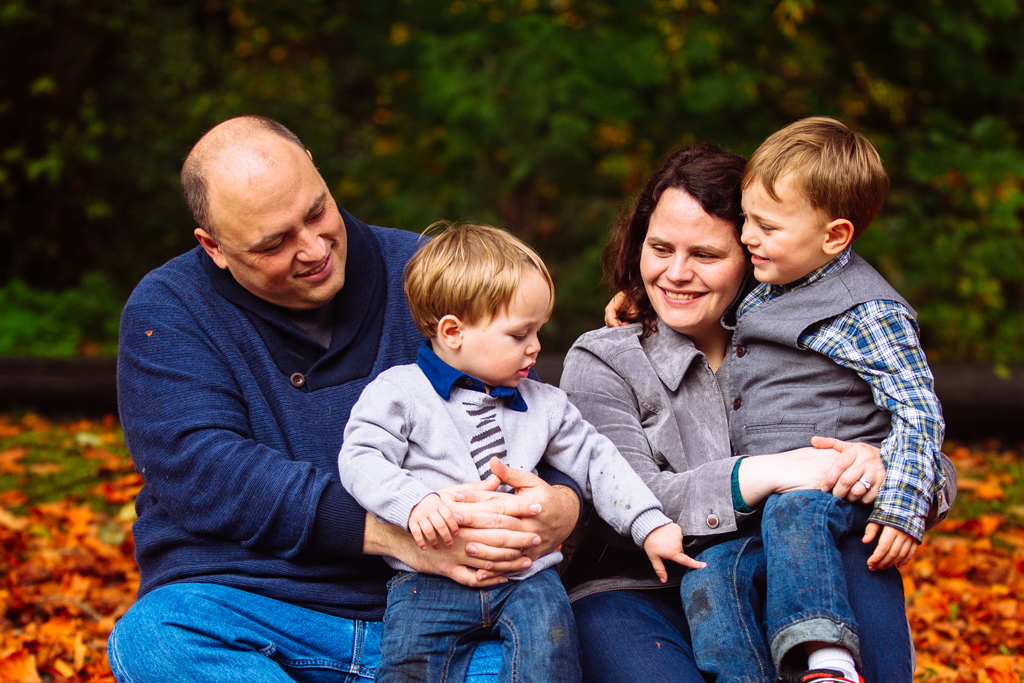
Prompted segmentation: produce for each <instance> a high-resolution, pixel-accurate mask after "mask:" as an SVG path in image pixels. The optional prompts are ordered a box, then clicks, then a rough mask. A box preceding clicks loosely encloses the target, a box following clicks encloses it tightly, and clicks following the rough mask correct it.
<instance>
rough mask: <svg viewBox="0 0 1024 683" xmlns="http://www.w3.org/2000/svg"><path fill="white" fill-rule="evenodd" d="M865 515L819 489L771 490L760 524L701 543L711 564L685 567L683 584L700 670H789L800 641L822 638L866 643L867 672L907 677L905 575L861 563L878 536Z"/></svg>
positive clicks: (729, 676)
mask: <svg viewBox="0 0 1024 683" xmlns="http://www.w3.org/2000/svg"><path fill="white" fill-rule="evenodd" d="M869 514H870V508H869V507H867V506H864V505H851V504H849V503H847V502H845V501H842V500H840V499H837V498H835V497H834V496H832V495H831V494H828V493H821V492H818V491H799V492H792V493H787V494H784V495H782V496H771V497H770V498H769V499H768V500H767V501H766V503H765V508H764V513H763V515H764V516H763V519H762V523H761V527H760V529H758V528H756V527H755V528H753V529H750V530H747V531H746V532H745V533H740V534H737V535H736V536H734V537H733V538H731V539H730V540H728V541H725V542H722V543H719V544H717V545H714V546H711V547H710V548H707V549H705V550H704V551H702V552H701V553H700V554H699V555H698V559H701V560H703V561H705V562H707V563H708V566H707V567H705V568H704V569H700V570H696V571H692V570H691V571H688V572H686V574H685V575H684V578H683V584H682V588H681V595H682V600H683V605H684V607H685V610H686V616H687V620H688V622H689V625H690V629H691V631H692V634H693V649H694V654H695V656H696V659H697V663H698V665H699V666H700V668H701V670H702V671H705V672H708V673H712V674H716V675H717V676H719V680H729V681H757V682H772V681H775V680H777V678H779V677H781V678H783V679H785V678H786V677H787V676H791V675H793V674H794V673H799V670H801V669H802V668H804V665H805V664H806V661H805V659H804V657H803V654H804V653H803V651H802V650H803V648H801V647H798V646H799V645H801V644H803V643H805V642H811V641H823V642H830V643H835V644H837V645H841V646H843V647H846V648H848V649H850V650H851V652H853V653H854V655H855V657H859V655H860V653H861V652H862V651H863V653H864V656H863V657H861V658H860V660H861V661H862V666H861V673H862V674H863V675H864V676H865V678H866V680H868V681H872V682H875V681H910V680H912V676H913V650H912V647H911V643H910V638H909V631H908V626H907V620H906V612H905V606H904V600H903V584H902V578H901V577H900V574H899V571H898V570H897V569H895V568H892V569H889V570H886V571H884V572H871V571H870V570H869V569H868V568H867V558H868V556H869V555H870V553H871V550H872V549H873V547H874V545H873V544H872V545H865V544H863V543H861V541H860V537H861V531H862V530H863V528H864V524H865V522H866V521H867V517H868V515H869ZM769 644H770V647H769ZM784 657H785V659H783V658H784ZM780 664H781V670H779V669H780ZM777 671H778V673H779V674H781V676H778V675H777Z"/></svg>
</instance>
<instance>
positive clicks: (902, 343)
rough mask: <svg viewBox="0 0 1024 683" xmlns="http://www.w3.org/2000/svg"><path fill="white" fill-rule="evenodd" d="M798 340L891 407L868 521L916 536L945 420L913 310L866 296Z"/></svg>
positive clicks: (936, 469) (934, 480) (937, 472)
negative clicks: (883, 470)
mask: <svg viewBox="0 0 1024 683" xmlns="http://www.w3.org/2000/svg"><path fill="white" fill-rule="evenodd" d="M800 344H801V346H804V347H806V348H809V349H811V350H813V351H817V352H818V353H822V354H825V355H826V356H828V357H829V358H831V359H832V360H833V361H835V362H836V363H838V364H839V365H842V366H844V367H847V368H850V369H851V370H853V371H855V372H856V373H857V374H858V375H860V376H861V377H862V378H863V379H864V381H866V382H867V383H868V384H869V385H870V386H871V393H872V395H873V396H874V400H875V404H876V405H877V406H879V407H880V408H883V409H885V410H887V411H888V412H889V413H890V415H891V417H892V430H891V432H890V433H889V436H888V437H886V439H885V441H883V442H882V449H881V450H882V453H881V456H882V461H883V462H884V463H885V467H886V475H885V481H884V483H883V484H882V488H881V490H880V491H879V492H878V497H877V498H876V499H875V508H874V511H873V512H872V513H871V517H870V521H872V522H878V523H879V524H883V525H885V526H891V527H895V528H897V529H900V530H902V531H905V532H907V533H908V534H910V535H911V536H913V537H914V538H916V539H917V540H919V541H920V540H921V538H922V537H923V536H924V526H925V524H924V523H925V518H926V517H927V515H928V509H929V507H930V506H931V501H932V499H933V497H934V495H935V494H936V492H937V491H938V490H939V489H940V488H941V487H942V484H943V481H944V478H943V474H942V466H941V464H940V460H939V455H940V453H941V449H942V439H943V434H944V432H945V423H944V422H943V419H942V408H941V407H940V405H939V400H938V398H937V397H936V396H935V390H934V380H933V377H932V373H931V370H930V369H929V368H928V363H927V361H926V360H925V356H924V351H923V350H922V349H921V346H920V344H919V342H918V337H917V324H916V323H915V322H914V319H913V317H912V316H911V314H910V311H909V310H907V308H906V307H905V306H903V305H902V304H899V303H897V302H895V301H884V300H880V301H869V302H867V303H864V304H861V305H859V306H855V307H854V308H852V309H850V310H849V311H847V312H846V313H844V314H842V315H840V316H837V317H835V318H832V319H831V320H828V321H826V322H824V323H822V324H821V325H819V326H818V327H817V328H816V329H814V328H812V329H811V330H809V331H807V332H805V333H804V334H803V336H801V338H800Z"/></svg>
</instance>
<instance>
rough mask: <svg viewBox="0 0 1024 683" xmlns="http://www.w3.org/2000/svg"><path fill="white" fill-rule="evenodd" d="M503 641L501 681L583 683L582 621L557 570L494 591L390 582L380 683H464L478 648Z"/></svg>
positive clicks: (448, 583)
mask: <svg viewBox="0 0 1024 683" xmlns="http://www.w3.org/2000/svg"><path fill="white" fill-rule="evenodd" d="M485 638H497V639H500V640H501V643H502V661H501V670H500V672H499V674H498V680H499V681H502V682H505V681H509V682H520V683H528V682H536V683H563V682H564V683H576V682H578V681H580V663H579V649H578V646H577V643H576V623H575V621H574V620H573V617H572V611H571V609H570V608H569V598H568V597H566V594H565V589H564V588H563V587H562V584H561V582H560V581H559V579H558V574H557V573H556V572H555V570H554V569H545V570H544V571H542V572H539V573H537V574H535V575H533V576H531V577H529V578H527V579H523V580H520V581H509V582H508V583H505V584H501V585H498V586H493V587H491V588H467V587H466V586H462V585H460V584H458V583H455V582H454V581H452V580H450V579H446V578H444V577H441V576H433V575H430V574H420V573H409V572H407V573H403V574H399V575H398V576H396V577H395V578H393V579H391V581H390V582H389V583H388V607H387V611H386V612H385V613H384V634H383V636H382V638H381V650H382V652H383V656H382V658H381V663H380V668H379V669H378V671H377V678H376V679H375V680H376V681H378V683H406V682H408V681H424V683H443V682H446V681H447V682H450V683H461V682H462V681H463V680H464V679H465V675H466V670H467V667H468V666H469V655H470V653H471V650H472V647H473V645H474V644H475V643H476V642H477V641H479V640H481V639H485Z"/></svg>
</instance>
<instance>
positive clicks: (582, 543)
mask: <svg viewBox="0 0 1024 683" xmlns="http://www.w3.org/2000/svg"><path fill="white" fill-rule="evenodd" d="M744 165H745V161H744V159H743V158H742V157H739V156H736V155H733V154H729V153H726V152H723V151H722V150H720V149H719V148H717V147H715V146H714V145H710V144H701V145H696V146H693V147H687V148H683V149H679V150H676V151H675V152H673V153H672V154H670V155H669V156H668V157H666V158H665V159H664V160H663V161H662V163H661V165H660V166H659V167H658V169H657V170H656V171H655V172H654V174H653V175H652V176H651V178H650V179H649V180H648V182H647V184H646V186H645V187H644V188H643V190H642V192H641V193H640V196H639V197H638V199H637V200H636V202H635V204H634V205H633V207H632V208H631V210H629V211H628V212H627V213H625V214H624V215H623V217H622V218H621V220H620V221H619V223H618V225H617V226H616V227H615V228H614V230H613V233H612V237H611V242H610V244H609V245H608V248H607V249H606V252H605V268H606V271H607V273H608V276H609V280H610V284H611V286H612V290H613V291H616V292H622V296H623V300H622V301H620V302H619V305H618V310H619V317H620V319H621V320H622V321H623V322H626V323H630V324H627V325H625V326H621V327H612V328H604V329H600V330H595V331H593V332H589V333H587V334H585V335H583V336H582V337H580V339H579V340H577V342H576V343H575V344H574V346H573V347H572V349H571V350H570V351H569V353H568V355H567V356H566V359H565V366H564V370H563V374H562V382H561V384H562V388H563V389H565V390H566V391H567V392H568V394H569V397H570V399H571V400H572V402H573V403H574V404H575V405H576V406H577V407H578V408H579V409H580V411H581V412H582V413H583V416H584V417H585V418H586V419H587V420H588V421H589V422H591V423H592V424H594V426H595V427H597V429H598V431H600V432H601V433H603V434H604V435H606V436H608V437H609V438H611V439H612V441H613V442H615V444H616V446H618V448H619V450H620V452H621V453H622V455H623V456H624V457H625V458H626V460H627V461H629V463H630V464H631V465H632V467H633V468H634V469H635V470H636V471H637V472H638V473H639V474H640V476H641V478H642V479H643V480H644V482H645V483H646V484H647V485H648V487H650V489H651V490H652V491H653V492H654V493H655V494H656V495H657V496H658V497H659V498H660V500H661V502H662V504H663V506H664V508H665V513H666V514H667V515H668V516H669V517H671V518H673V519H674V520H675V521H676V522H677V523H678V524H679V525H680V526H681V527H682V528H683V533H684V534H685V535H686V538H687V552H688V553H689V554H691V556H692V555H694V554H695V553H697V552H700V551H701V550H703V549H706V548H718V547H723V548H726V547H727V548H729V552H735V556H736V562H735V564H734V565H733V570H732V572H731V573H730V575H729V576H720V575H715V574H712V573H710V572H709V573H708V574H706V575H702V574H700V573H699V572H704V571H707V570H694V571H696V572H698V573H697V574H695V575H694V578H696V579H697V580H698V581H700V582H702V586H703V587H704V590H705V593H704V594H705V595H706V598H707V600H708V607H709V612H710V611H711V609H710V608H711V605H712V601H714V610H713V611H714V613H716V614H723V613H724V614H733V615H735V616H734V618H732V619H729V620H728V623H722V624H721V625H720V626H721V629H722V632H723V634H724V633H726V631H728V632H729V633H737V632H739V633H741V634H742V636H743V639H744V640H745V641H747V643H748V644H749V646H750V647H749V649H750V650H751V651H753V652H755V653H760V656H762V657H763V660H764V668H763V672H764V675H763V677H762V679H763V680H765V681H775V680H776V677H775V671H774V668H773V666H772V660H771V656H770V655H769V654H768V647H767V642H766V641H767V636H766V634H765V625H764V614H763V611H764V591H765V585H764V573H765V560H764V554H763V550H762V547H761V544H760V523H759V517H758V513H757V512H756V508H758V506H759V505H760V503H761V502H763V501H764V499H765V498H766V497H767V496H768V495H770V494H772V493H782V492H785V491H792V490H798V489H818V488H821V489H822V490H831V491H832V493H833V494H834V495H836V496H838V497H842V498H847V499H848V500H859V501H861V502H864V503H871V502H872V500H873V499H874V491H873V490H872V491H869V492H867V494H866V495H864V496H863V497H861V496H858V495H856V494H851V487H852V486H853V484H854V483H855V482H856V481H857V480H858V479H859V478H861V477H863V476H865V475H867V476H869V477H870V480H872V481H880V480H881V477H882V476H884V466H883V465H882V462H881V459H880V458H879V456H878V449H877V448H873V447H871V446H867V445H864V444H848V443H844V442H839V441H835V440H831V439H825V440H819V441H816V442H815V443H816V445H818V446H821V447H822V448H820V449H815V448H803V449H798V450H795V451H789V452H786V453H778V454H774V455H765V456H759V457H756V458H741V457H739V456H737V455H734V454H733V453H732V452H731V449H730V444H729V429H728V422H727V409H726V400H727V391H728V389H727V387H728V381H727V377H726V375H727V364H726V365H723V361H724V360H725V358H726V351H727V349H728V346H729V340H730V336H729V335H730V333H729V331H728V330H727V329H726V328H724V327H723V326H722V325H721V322H720V321H721V318H722V315H723V314H724V313H725V311H726V309H727V308H728V307H729V305H730V304H731V303H732V302H733V300H734V299H735V298H736V297H737V295H738V294H739V292H740V291H741V286H742V284H743V281H744V278H745V276H746V274H747V273H748V271H749V261H748V259H747V256H746V253H745V250H744V248H743V247H742V245H741V244H740V242H739V234H740V230H741V228H742V223H743V217H742V213H741V210H740V181H741V178H742V176H743V169H744ZM723 390H724V391H723ZM830 448H834V449H836V450H830ZM836 451H842V452H841V453H837V452H836ZM943 504H946V505H947V506H948V502H945V501H944V502H943ZM574 543H575V548H574V549H572V550H571V553H572V560H571V562H570V563H569V565H568V567H567V569H566V571H565V573H564V575H563V581H564V582H565V583H566V585H567V586H568V587H569V590H570V598H571V599H572V601H573V610H574V613H575V615H576V619H577V626H578V629H579V635H580V643H581V648H582V655H583V667H584V680H585V681H587V683H597V682H605V681H629V682H630V683H635V681H636V680H637V679H643V678H645V677H651V679H652V680H673V681H687V682H688V681H693V682H694V683H697V682H700V681H703V680H704V678H703V677H702V675H701V673H700V672H699V671H698V667H697V663H696V662H695V659H694V655H693V652H692V649H691V647H690V636H689V628H688V626H687V622H686V618H685V616H684V614H683V610H682V606H681V600H680V595H679V587H678V584H679V582H680V577H681V575H682V570H681V568H678V573H676V574H675V576H674V577H673V579H674V581H673V582H672V583H673V584H674V587H669V588H665V587H664V586H663V585H662V584H660V583H659V582H658V580H657V578H656V577H655V576H654V574H653V573H652V572H651V571H650V569H649V567H645V566H644V560H645V558H643V557H641V556H638V554H637V553H636V551H635V549H633V548H630V546H629V543H628V541H627V540H625V539H622V538H620V537H618V536H617V534H615V533H614V532H612V531H611V530H610V529H609V528H608V527H607V526H605V525H603V524H602V523H601V522H600V520H597V519H593V520H591V521H590V522H589V523H588V524H587V526H586V528H585V529H584V530H583V532H582V534H580V536H579V537H578V538H577V539H575V540H574ZM737 548H739V551H738V552H737V551H736V549H737ZM869 550H870V546H867V545H865V544H862V543H861V542H860V539H859V538H851V539H847V542H845V543H844V544H843V546H842V547H841V551H842V556H843V564H844V569H845V572H846V575H847V577H848V579H847V581H848V587H849V592H850V594H851V596H852V598H853V602H854V605H853V608H854V612H855V614H856V617H857V621H858V623H859V624H860V625H861V631H862V633H861V634H860V637H861V641H862V643H863V646H862V651H863V653H864V666H865V675H867V676H869V679H868V680H870V681H872V683H875V682H877V681H883V680H884V681H907V682H909V681H910V680H911V679H912V676H913V648H912V644H911V642H910V637H909V627H908V624H907V619H906V614H905V607H904V599H903V585H902V579H901V577H900V574H899V572H898V570H896V569H895V568H893V569H891V570H887V571H885V572H871V571H869V570H868V568H867V558H868V556H869V555H870V552H869ZM641 555H642V554H641ZM699 592H700V591H698V593H699ZM726 601H728V603H729V607H730V608H731V609H730V610H727V611H724V612H723V611H722V603H723V602H726ZM698 602H699V601H698ZM692 604H694V603H693V602H692V601H691V605H692ZM691 618H694V615H693V614H691ZM726 640H727V639H725V638H723V643H725V642H726ZM709 656H710V657H711V659H712V660H715V659H717V660H718V662H717V663H720V662H722V661H725V660H727V659H728V658H730V657H736V656H740V653H737V652H730V651H721V652H712V653H710V655H709ZM717 663H716V662H715V661H711V662H710V665H709V662H708V661H707V660H705V661H702V662H701V667H700V668H701V669H704V670H710V671H714V670H716V669H717V667H716V664H717ZM656 676H660V677H661V678H654V677H656Z"/></svg>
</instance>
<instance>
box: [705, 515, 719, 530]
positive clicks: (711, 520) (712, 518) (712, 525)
mask: <svg viewBox="0 0 1024 683" xmlns="http://www.w3.org/2000/svg"><path fill="white" fill-rule="evenodd" d="M707 522H708V528H709V529H717V528H718V515H716V514H715V513H713V512H712V513H711V514H710V515H708V519H707Z"/></svg>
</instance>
